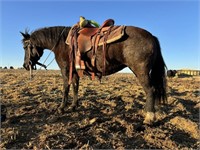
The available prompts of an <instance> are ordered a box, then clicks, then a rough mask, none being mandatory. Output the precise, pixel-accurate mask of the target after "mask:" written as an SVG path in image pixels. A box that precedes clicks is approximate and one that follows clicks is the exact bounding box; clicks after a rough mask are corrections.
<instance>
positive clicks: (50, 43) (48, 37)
mask: <svg viewBox="0 0 200 150" xmlns="http://www.w3.org/2000/svg"><path fill="white" fill-rule="evenodd" d="M69 29H70V28H69V27H66V28H65V27H52V28H46V29H44V30H45V31H44V32H43V34H40V33H38V36H37V34H35V36H36V37H37V38H35V39H36V41H35V42H36V44H37V45H38V46H40V47H42V48H44V49H49V50H52V51H55V50H56V48H57V46H59V45H60V44H61V43H62V44H65V40H66V37H67V35H68V32H69Z"/></svg>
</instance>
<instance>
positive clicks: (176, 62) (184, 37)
mask: <svg viewBox="0 0 200 150" xmlns="http://www.w3.org/2000/svg"><path fill="white" fill-rule="evenodd" d="M80 16H84V17H85V18H87V19H91V20H95V21H96V22H98V23H99V24H102V23H103V22H104V21H105V20H106V19H108V18H112V19H114V20H115V24H116V25H131V26H137V27H140V28H143V29H146V30H148V31H149V32H151V33H152V34H153V35H155V36H156V37H157V38H158V39H159V41H160V45H161V49H162V55H163V58H164V60H165V63H166V65H167V68H168V69H186V68H187V69H198V70H200V44H199V42H200V29H199V26H200V20H199V19H200V2H199V0H104V1H100V0H93V1H92V0H82V1H81V0H0V66H1V67H5V66H7V67H10V66H13V67H15V68H18V67H22V64H23V60H24V50H23V45H22V42H21V40H22V36H21V34H20V31H22V32H24V31H25V29H29V31H30V32H32V31H34V30H36V29H39V28H42V27H50V26H72V25H73V24H75V23H77V22H78V21H79V17H80ZM49 52H50V51H49V50H45V54H44V55H43V56H42V58H41V59H40V62H43V61H44V60H45V59H46V56H47V55H48V54H49ZM53 58H54V54H53V53H52V54H51V56H50V58H49V59H48V60H47V62H46V64H48V63H49V62H50V61H51V60H52V59H53ZM49 69H59V68H58V65H57V63H56V61H54V62H53V63H52V64H51V65H50V66H49ZM123 71H124V72H129V71H130V70H128V69H124V70H123Z"/></svg>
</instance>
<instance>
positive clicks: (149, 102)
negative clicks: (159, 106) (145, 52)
mask: <svg viewBox="0 0 200 150" xmlns="http://www.w3.org/2000/svg"><path fill="white" fill-rule="evenodd" d="M137 77H138V79H139V82H140V84H141V86H142V87H143V89H144V91H145V93H146V104H145V110H146V116H145V119H144V123H145V124H152V123H153V122H154V121H155V119H156V118H155V108H154V105H155V98H154V91H155V89H154V87H153V86H152V85H151V80H150V77H149V71H145V72H143V73H139V74H137Z"/></svg>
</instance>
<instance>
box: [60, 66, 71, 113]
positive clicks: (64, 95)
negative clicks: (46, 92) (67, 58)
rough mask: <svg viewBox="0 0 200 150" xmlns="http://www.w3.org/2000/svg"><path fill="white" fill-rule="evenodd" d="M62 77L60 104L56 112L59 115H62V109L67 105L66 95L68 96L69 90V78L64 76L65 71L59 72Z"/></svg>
mask: <svg viewBox="0 0 200 150" xmlns="http://www.w3.org/2000/svg"><path fill="white" fill-rule="evenodd" d="M61 73H62V76H63V82H64V84H63V98H62V102H61V104H60V106H59V108H58V112H59V113H63V112H64V109H65V107H66V105H67V101H68V95H69V90H70V84H68V81H69V78H68V75H67V74H66V71H65V70H61Z"/></svg>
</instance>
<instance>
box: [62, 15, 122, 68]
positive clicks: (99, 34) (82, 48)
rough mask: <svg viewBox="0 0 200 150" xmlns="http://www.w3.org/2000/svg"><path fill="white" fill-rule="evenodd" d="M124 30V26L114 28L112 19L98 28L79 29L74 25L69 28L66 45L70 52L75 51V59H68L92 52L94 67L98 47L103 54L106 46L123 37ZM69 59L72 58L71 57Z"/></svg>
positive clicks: (77, 25)
mask: <svg viewBox="0 0 200 150" xmlns="http://www.w3.org/2000/svg"><path fill="white" fill-rule="evenodd" d="M124 29H125V26H114V20H113V19H108V20H106V21H105V22H104V23H103V24H102V26H101V27H99V28H96V27H93V26H88V27H84V28H80V27H79V24H75V25H74V26H73V27H72V28H71V30H70V32H69V34H68V37H67V39H66V44H68V45H69V46H70V47H71V51H72V49H74V51H75V58H70V59H77V55H76V54H78V53H80V56H81V55H82V54H84V53H86V52H88V51H90V50H92V51H93V57H92V58H91V62H92V65H93V66H95V54H96V50H97V48H98V46H101V45H103V48H102V50H103V52H104V53H105V50H106V44H109V43H112V42H115V41H117V40H119V39H120V38H121V37H122V36H123V35H124ZM77 52H78V53H77ZM71 57H73V55H71ZM78 57H79V56H78ZM104 59H105V58H104ZM104 61H105V60H104ZM72 62H74V61H72ZM75 62H76V61H75ZM81 64H83V63H81ZM104 64H105V63H104ZM74 65H76V64H74ZM104 67H105V65H104ZM104 71H105V69H104Z"/></svg>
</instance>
